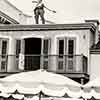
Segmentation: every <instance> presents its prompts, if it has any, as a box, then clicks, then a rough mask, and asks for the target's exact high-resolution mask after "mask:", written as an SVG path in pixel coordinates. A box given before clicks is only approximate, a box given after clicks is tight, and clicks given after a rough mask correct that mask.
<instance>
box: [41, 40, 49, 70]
mask: <svg viewBox="0 0 100 100" xmlns="http://www.w3.org/2000/svg"><path fill="white" fill-rule="evenodd" d="M50 45H51V41H50V39H48V38H47V39H43V40H42V55H43V56H42V57H41V66H42V67H43V68H44V69H48V63H49V52H50Z"/></svg>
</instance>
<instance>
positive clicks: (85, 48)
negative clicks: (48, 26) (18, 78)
mask: <svg viewBox="0 0 100 100" xmlns="http://www.w3.org/2000/svg"><path fill="white" fill-rule="evenodd" d="M90 34H91V32H90V31H89V30H56V31H54V30H52V31H7V32H5V31H1V32H0V37H8V38H9V52H8V54H10V53H11V50H10V49H11V48H13V47H14V45H15V44H13V43H15V42H11V41H12V40H16V39H24V38H32V37H36V38H45V37H46V38H47V37H48V38H51V40H52V41H51V42H52V48H51V54H57V38H58V37H75V38H76V55H81V54H83V55H85V56H87V57H88V66H89V67H88V68H89V69H88V72H90V65H89V56H90V55H89V48H90ZM10 43H12V44H10ZM12 45H13V46H12ZM13 54H14V51H13ZM9 70H11V69H9Z"/></svg>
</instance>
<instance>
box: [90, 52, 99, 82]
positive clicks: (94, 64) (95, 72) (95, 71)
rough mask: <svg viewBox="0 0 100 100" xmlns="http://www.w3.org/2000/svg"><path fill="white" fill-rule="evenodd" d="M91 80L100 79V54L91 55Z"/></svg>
mask: <svg viewBox="0 0 100 100" xmlns="http://www.w3.org/2000/svg"><path fill="white" fill-rule="evenodd" d="M90 66H91V69H90V80H93V79H95V78H96V77H100V54H91V63H90Z"/></svg>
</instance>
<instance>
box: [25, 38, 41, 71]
mask: <svg viewBox="0 0 100 100" xmlns="http://www.w3.org/2000/svg"><path fill="white" fill-rule="evenodd" d="M40 56H41V39H40V38H27V39H25V68H24V69H25V70H37V69H40Z"/></svg>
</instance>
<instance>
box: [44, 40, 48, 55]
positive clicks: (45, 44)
mask: <svg viewBox="0 0 100 100" xmlns="http://www.w3.org/2000/svg"><path fill="white" fill-rule="evenodd" d="M48 44H49V41H48V40H44V44H43V54H48Z"/></svg>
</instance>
